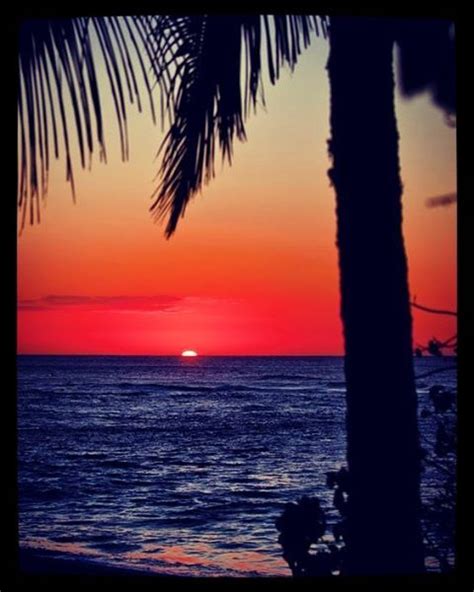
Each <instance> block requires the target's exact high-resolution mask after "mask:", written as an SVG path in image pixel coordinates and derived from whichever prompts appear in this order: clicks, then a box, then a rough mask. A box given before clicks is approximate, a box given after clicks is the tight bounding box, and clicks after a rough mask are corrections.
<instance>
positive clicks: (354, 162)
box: [20, 15, 455, 574]
mask: <svg viewBox="0 0 474 592" xmlns="http://www.w3.org/2000/svg"><path fill="white" fill-rule="evenodd" d="M137 22H138V26H139V27H142V28H143V27H145V28H146V30H147V32H148V33H150V34H147V35H145V36H144V37H143V39H144V44H145V46H146V48H147V50H148V51H149V53H150V56H151V58H152V63H153V64H154V69H155V74H156V75H157V77H158V80H159V82H160V84H161V87H162V96H163V98H164V110H165V111H166V112H167V113H168V115H169V117H170V124H171V125H170V129H169V131H168V133H167V135H166V137H165V140H164V142H163V145H162V149H163V150H164V154H163V160H162V165H161V169H160V185H159V187H158V188H157V190H156V193H155V202H154V204H153V206H152V210H153V212H154V213H155V215H156V217H157V218H158V219H162V218H164V217H168V223H167V227H166V235H167V236H168V237H170V236H171V235H172V234H173V232H174V231H175V229H176V226H177V223H178V221H179V219H180V217H182V216H183V214H184V212H185V208H186V206H187V204H188V203H189V200H190V199H191V198H192V197H193V196H194V195H195V194H196V193H197V192H198V191H199V190H200V189H201V187H202V184H203V181H208V180H209V179H210V178H211V177H212V176H213V175H214V160H215V156H216V151H217V150H220V152H221V153H222V155H223V157H224V158H227V159H228V160H229V162H230V161H231V155H232V144H233V139H234V137H237V138H238V139H239V140H243V139H245V128H244V120H245V117H246V115H247V114H248V111H249V110H250V108H251V107H252V106H253V107H255V105H256V101H257V95H258V93H259V92H260V91H261V90H262V85H261V71H262V54H261V51H262V45H264V46H265V49H266V54H267V55H266V61H267V68H268V73H269V77H270V80H271V82H272V83H274V82H275V81H276V80H277V78H278V75H279V68H280V67H281V65H282V64H288V65H289V66H290V67H293V66H294V65H295V63H296V62H297V59H298V55H299V54H300V52H301V49H302V47H305V46H306V45H308V43H309V42H310V37H311V34H312V33H314V32H316V33H319V31H322V33H323V34H324V35H326V33H327V28H328V24H329V21H328V19H326V18H322V17H310V16H301V15H276V16H273V17H271V18H270V17H268V16H259V15H251V16H209V15H193V16H159V17H154V18H151V19H144V20H143V21H142V20H140V19H137ZM329 29H330V33H329V38H330V56H329V61H328V72H329V80H330V88H331V139H330V141H329V150H330V154H331V157H332V161H333V166H332V168H331V170H330V171H329V176H330V179H331V181H332V183H333V185H334V187H335V191H336V201H337V245H338V249H339V264H340V273H341V275H340V277H341V316H342V321H343V327H344V338H345V353H346V356H345V374H346V387H347V436H348V449H347V456H348V466H349V475H350V495H349V504H350V506H349V508H350V509H349V517H348V538H347V541H346V545H347V560H346V564H345V572H346V573H351V574H354V573H372V574H373V573H402V572H403V573H410V572H421V571H423V549H422V539H421V532H420V519H419V518H420V492H419V486H420V454H419V451H420V449H419V442H418V432H417V405H416V391H415V382H414V373H413V353H412V323H411V315H410V304H409V291H408V281H407V263H406V255H405V249H404V244H403V236H402V227H401V224H402V207H401V193H402V184H401V180H400V171H399V157H398V132H397V126H396V117H395V110H394V78H393V63H392V62H393V48H394V44H395V43H398V46H399V48H400V56H401V59H400V63H401V75H402V76H401V81H402V91H403V92H404V93H405V94H406V95H410V94H415V93H417V92H421V91H424V90H429V91H430V92H431V95H432V97H433V99H434V101H435V103H436V104H438V105H439V106H440V107H442V108H443V109H445V110H446V111H447V112H449V113H451V114H453V113H455V105H454V86H455V85H454V39H453V32H452V30H451V24H450V23H449V22H448V21H443V20H439V21H423V20H420V21H404V20H398V21H397V20H390V19H369V18H342V17H332V18H331V20H330V26H329ZM75 34H76V33H75ZM76 35H77V34H76ZM242 48H244V52H243V53H244V62H245V64H244V65H245V79H244V80H242V78H241V55H242ZM59 53H61V49H59ZM28 67H29V68H30V69H31V70H32V71H35V65H34V63H33V65H32V64H31V60H30V62H29V63H28ZM27 71H28V70H27ZM30 94H31V93H30ZM37 94H38V95H39V96H40V97H41V96H44V93H43V94H42V93H41V92H39V93H37ZM27 97H28V92H27ZM32 100H33V99H32V98H31V97H30V103H31V102H32ZM94 104H95V103H94ZM32 109H33V112H36V111H37V107H35V106H34V105H33V107H32ZM35 109H36V111H35ZM21 115H22V113H20V120H21ZM117 116H118V118H119V120H120V118H121V116H120V110H119V109H117ZM22 129H23V127H22ZM216 143H217V144H218V146H217V150H216ZM36 145H37V140H36V143H35V139H33V140H31V138H30V146H33V147H35V146H36ZM39 145H40V146H41V142H40V144H39ZM31 150H32V148H30V151H31ZM43 160H44V157H43V156H42V155H41V162H43ZM22 167H23V164H22ZM68 167H69V168H68V170H69V169H70V164H68ZM21 170H22V171H23V170H24V169H23V168H21ZM30 186H31V183H30ZM32 186H33V187H34V183H33V185H32ZM20 195H22V194H21V193H20Z"/></svg>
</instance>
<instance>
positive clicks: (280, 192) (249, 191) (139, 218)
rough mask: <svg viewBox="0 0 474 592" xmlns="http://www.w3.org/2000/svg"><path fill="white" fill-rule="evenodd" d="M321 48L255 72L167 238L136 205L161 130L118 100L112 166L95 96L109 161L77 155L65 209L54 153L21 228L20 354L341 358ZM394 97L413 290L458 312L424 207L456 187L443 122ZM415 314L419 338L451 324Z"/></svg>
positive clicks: (437, 216) (440, 334)
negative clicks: (123, 110)
mask: <svg viewBox="0 0 474 592" xmlns="http://www.w3.org/2000/svg"><path fill="white" fill-rule="evenodd" d="M327 53H328V43H327V41H325V40H323V39H318V40H315V41H314V42H313V44H312V45H311V46H310V48H309V49H308V50H307V51H306V52H305V53H304V54H303V56H302V57H301V59H300V61H299V63H298V64H297V66H296V68H295V71H294V72H293V74H290V72H289V71H288V70H285V71H284V72H283V73H282V76H281V79H280V81H279V83H278V84H277V85H276V86H274V87H273V86H271V85H270V83H269V82H268V80H265V91H266V92H265V98H266V107H263V106H262V105H260V106H259V108H258V109H257V113H256V114H252V115H251V116H250V119H249V120H248V122H247V137H248V141H247V142H246V143H237V144H236V145H235V150H234V162H233V165H232V167H229V166H228V165H227V164H226V165H224V166H223V167H221V166H220V161H219V163H218V166H217V167H216V171H217V177H216V178H215V179H214V180H213V181H212V182H211V183H210V184H209V185H208V186H206V187H205V188H204V189H203V191H202V194H201V195H199V196H197V197H196V199H195V200H194V201H193V202H192V203H191V205H190V206H189V207H188V209H187V211H186V216H185V218H184V220H182V221H181V223H180V225H179V226H178V230H177V232H176V234H175V235H174V236H173V237H172V238H171V239H170V240H166V239H165V238H164V235H163V230H164V227H162V226H161V227H160V226H159V225H157V224H156V223H154V222H153V219H152V217H151V215H150V213H149V211H148V208H149V206H150V205H151V203H152V199H151V194H152V191H153V189H154V188H155V186H156V185H155V183H156V181H154V180H153V179H154V176H155V174H156V172H157V170H158V167H159V161H158V160H154V159H155V155H156V152H157V149H158V147H159V144H160V141H161V138H162V131H161V129H160V126H159V125H156V126H153V124H152V122H151V117H150V113H149V109H147V108H146V107H147V106H146V103H145V109H144V113H142V114H141V115H140V114H138V113H137V111H136V109H135V108H134V107H133V106H132V107H130V108H129V109H128V119H129V134H130V160H129V162H127V163H122V162H121V160H120V151H119V145H118V139H117V133H116V127H117V126H116V122H115V120H114V115H113V107H112V105H111V102H110V99H109V97H108V96H107V95H104V99H105V98H106V97H107V100H106V101H105V102H104V106H105V110H106V111H107V112H108V113H109V117H108V118H106V119H107V120H108V122H109V125H108V126H107V128H108V129H109V130H110V131H112V133H111V134H109V136H108V143H107V151H108V158H109V162H108V164H107V165H105V164H102V163H100V162H99V158H98V152H97V151H96V152H95V154H94V158H93V163H92V169H91V171H87V170H86V171H82V170H80V163H79V161H78V160H77V161H76V166H75V181H76V193H77V203H76V204H75V205H74V204H73V203H72V197H71V191H70V187H69V185H68V184H67V183H66V182H65V167H64V160H60V161H56V162H54V163H53V165H52V170H51V174H50V184H49V194H48V197H47V202H46V207H44V208H43V209H42V220H41V223H40V224H39V225H35V226H29V225H27V226H26V227H25V230H24V232H23V233H22V234H21V236H19V238H18V352H19V353H31V354H33V353H40V354H47V353H58V354H60V353H61V354H62V353H64V354H73V353H80V354H107V353H110V354H156V355H169V354H171V355H174V354H177V353H179V352H181V351H182V350H184V349H194V350H196V351H198V352H199V353H200V354H204V355H206V354H208V355H233V354H235V355H259V354H262V355H266V354H269V355H278V354H282V355H297V354H301V355H308V354H321V355H324V354H327V355H333V354H342V352H343V343H342V329H341V322H340V319H339V286H338V268H337V251H336V246H335V232H336V230H335V198H334V192H333V189H332V188H331V187H330V185H329V181H328V177H327V174H326V171H327V169H328V168H329V166H330V163H329V159H328V156H327V144H326V141H327V139H328V138H329V125H328V121H329V94H328V79H327V72H326V70H325V64H326V60H327ZM156 99H157V100H158V94H156ZM396 107H397V116H398V124H399V131H400V136H401V140H400V142H401V146H400V150H401V165H402V179H403V184H404V197H403V199H404V232H405V239H406V246H407V251H408V259H409V270H410V290H411V294H412V295H413V296H415V295H416V297H417V301H418V302H419V303H420V304H425V305H427V306H432V307H436V308H450V309H455V308H456V205H455V204H454V205H451V206H447V207H438V208H428V207H426V203H425V202H426V199H427V198H429V197H431V196H435V195H441V194H445V193H450V192H452V191H454V190H455V189H456V150H455V148H456V143H455V134H456V132H455V130H454V129H452V128H449V127H448V126H447V125H446V124H445V121H444V118H443V114H442V113H441V112H440V111H439V110H437V109H436V108H435V107H433V106H432V105H431V103H430V102H429V100H428V99H427V98H426V97H425V96H421V97H418V98H416V99H412V100H410V101H406V100H401V99H400V98H399V97H397V105H396ZM413 316H414V329H415V341H416V342H426V341H427V340H428V339H429V338H431V337H433V336H436V337H437V338H439V339H443V338H448V337H451V335H453V334H454V333H455V332H456V326H455V321H454V320H453V318H452V317H441V316H435V315H430V314H427V313H424V312H421V311H414V313H413Z"/></svg>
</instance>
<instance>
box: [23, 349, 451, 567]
mask: <svg viewBox="0 0 474 592" xmlns="http://www.w3.org/2000/svg"><path fill="white" fill-rule="evenodd" d="M453 365H454V363H453V361H452V359H451V360H450V359H448V358H432V357H429V358H428V357H426V358H421V359H416V360H415V368H416V374H417V375H419V376H421V375H424V374H426V373H428V372H431V371H433V370H438V369H442V368H448V367H449V368H451V367H453ZM17 376H18V393H17V404H18V426H17V434H18V491H19V542H20V547H22V548H25V549H27V548H29V549H46V550H49V551H50V552H54V554H55V555H56V556H57V557H59V558H71V557H81V558H87V559H88V560H90V561H93V562H97V563H100V564H103V565H111V566H121V567H138V568H140V569H146V570H150V571H153V572H156V573H166V574H178V575H186V576H189V575H191V576H280V575H283V576H289V575H290V571H289V568H288V566H287V564H286V562H285V561H284V560H283V559H282V556H281V547H280V545H279V544H278V531H277V530H276V528H275V519H276V518H277V517H278V516H279V514H280V513H281V512H282V510H283V507H284V505H285V503H287V502H291V501H296V500H297V499H298V498H299V497H301V496H302V495H310V496H313V495H317V496H318V497H320V499H321V500H322V504H323V507H324V508H325V509H326V511H327V518H328V523H329V529H328V532H330V526H331V524H332V523H334V522H335V521H337V519H338V514H337V511H336V510H335V509H334V508H333V507H332V496H333V492H332V490H330V489H328V487H327V486H326V472H327V471H335V470H338V469H339V468H340V467H341V466H343V465H344V464H345V446H346V440H345V401H344V376H343V359H342V358H338V357H203V356H202V357H197V358H181V357H152V356H147V357H134V356H133V357H132V356H19V357H18V366H17ZM433 384H439V385H442V386H445V387H447V388H451V389H455V388H456V373H455V371H452V370H451V371H446V372H439V373H436V374H433V375H432V376H430V377H426V378H425V379H423V378H421V379H420V380H419V381H418V383H417V387H418V388H417V390H418V396H419V411H420V431H421V434H422V437H423V439H424V442H433V439H434V434H435V430H436V428H437V420H436V417H435V416H434V415H433V414H432V413H431V414H428V413H426V412H423V409H425V410H426V409H428V408H429V407H430V400H429V396H428V390H429V387H430V386H432V385H433ZM381 396H383V385H381ZM442 483H443V474H442V471H439V470H437V468H436V466H430V467H428V468H427V469H426V470H425V471H424V472H423V476H422V497H423V503H424V505H425V506H427V507H430V506H432V505H433V503H436V502H435V501H434V500H435V499H436V497H437V495H439V492H440V490H441V489H442ZM427 529H428V531H429V534H430V536H431V538H432V539H433V538H434V540H435V541H436V540H437V538H439V539H440V540H441V539H442V537H443V536H445V535H444V534H443V533H439V532H438V531H437V529H438V526H437V524H436V523H435V522H433V523H432V524H430V523H429V521H428V524H427ZM430 565H431V564H430V563H429V560H428V567H429V566H430ZM431 569H436V565H434V564H433V565H431Z"/></svg>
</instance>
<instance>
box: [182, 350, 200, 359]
mask: <svg viewBox="0 0 474 592" xmlns="http://www.w3.org/2000/svg"><path fill="white" fill-rule="evenodd" d="M181 356H182V357H183V358H195V357H196V356H197V352H195V351H194V350H192V349H185V350H184V352H182V354H181Z"/></svg>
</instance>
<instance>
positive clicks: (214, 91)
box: [149, 15, 327, 238]
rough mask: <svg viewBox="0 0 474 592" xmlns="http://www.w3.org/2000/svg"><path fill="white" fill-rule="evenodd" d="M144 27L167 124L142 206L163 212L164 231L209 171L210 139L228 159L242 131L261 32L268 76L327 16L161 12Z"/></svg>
mask: <svg viewBox="0 0 474 592" xmlns="http://www.w3.org/2000/svg"><path fill="white" fill-rule="evenodd" d="M151 30H152V35H151V37H150V43H149V47H151V48H152V54H153V60H154V63H155V68H156V72H157V76H158V80H159V81H160V83H161V85H162V91H163V93H164V109H165V111H166V113H167V114H168V117H169V119H170V128H169V131H168V133H167V134H166V136H165V138H164V140H163V142H162V144H161V147H160V151H159V153H163V159H162V163H161V168H160V169H159V172H158V177H159V178H160V183H159V186H158V188H157V189H156V191H155V192H154V194H153V197H154V202H153V204H152V206H151V208H150V209H151V210H152V212H153V213H154V214H155V217H156V219H157V220H162V219H163V218H165V217H167V216H168V222H167V226H166V230H165V234H166V236H167V237H168V238H169V237H170V236H171V235H172V234H173V232H174V231H175V230H176V226H177V224H178V221H179V219H180V218H181V217H182V216H183V215H184V212H185V209H186V206H187V204H188V203H189V200H190V199H191V198H192V197H193V196H194V195H195V194H196V193H197V192H198V191H199V190H200V189H201V187H202V185H203V182H208V181H209V180H210V179H211V178H212V177H213V176H214V172H215V171H214V166H215V156H216V145H217V147H218V149H219V150H220V152H221V154H222V158H223V160H227V161H228V162H229V163H231V162H232V147H233V141H234V137H237V138H238V139H239V140H241V141H243V140H245V138H246V135H245V127H244V120H245V118H246V117H247V115H248V111H249V107H250V106H251V105H253V107H254V108H255V106H256V103H257V96H258V93H259V92H262V95H263V85H262V63H261V54H262V45H263V43H262V39H263V38H265V41H266V53H267V60H268V73H269V78H270V81H271V83H272V84H274V83H275V82H276V80H277V79H278V77H279V72H280V68H281V66H282V65H283V64H288V65H289V66H290V68H293V67H294V65H295V64H296V62H297V59H298V56H299V54H300V53H301V51H302V47H306V46H307V45H308V44H309V42H310V40H311V34H312V33H315V34H320V32H321V33H322V34H323V35H326V33H327V21H326V19H325V18H323V17H315V16H306V15H274V16H268V15H264V16H261V15H253V16H237V15H232V16H215V15H212V16H211V15H193V16H174V15H173V16H166V15H165V16H159V17H156V18H155V19H154V23H153V25H152V27H151ZM242 54H243V55H244V62H245V64H244V65H245V82H244V88H242V81H241V66H242V63H241V62H242ZM242 91H243V92H242ZM242 95H243V96H242Z"/></svg>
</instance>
